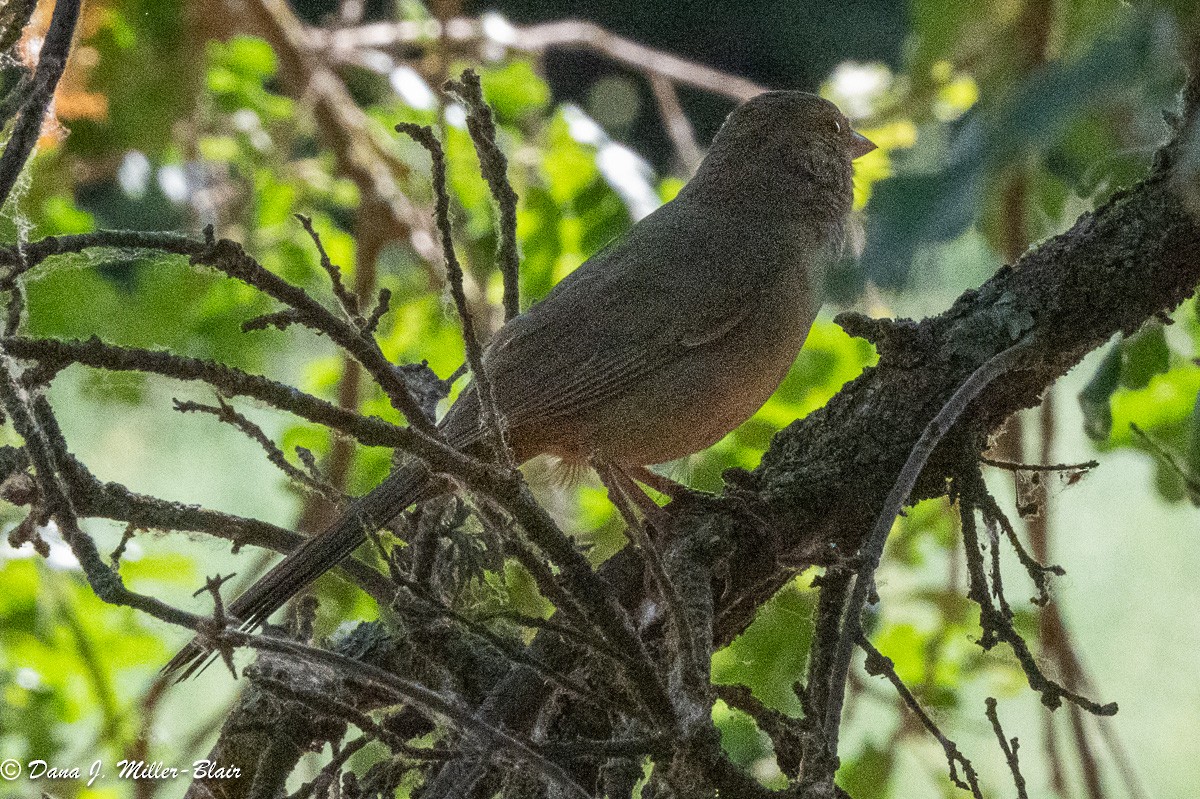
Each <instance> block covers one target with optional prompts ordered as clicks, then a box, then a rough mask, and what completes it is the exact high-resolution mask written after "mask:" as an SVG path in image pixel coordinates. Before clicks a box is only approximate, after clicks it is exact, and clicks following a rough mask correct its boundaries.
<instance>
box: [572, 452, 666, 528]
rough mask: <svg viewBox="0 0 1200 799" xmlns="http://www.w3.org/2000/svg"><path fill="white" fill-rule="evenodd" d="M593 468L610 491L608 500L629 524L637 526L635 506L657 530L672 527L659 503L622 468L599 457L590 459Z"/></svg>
mask: <svg viewBox="0 0 1200 799" xmlns="http://www.w3.org/2000/svg"><path fill="white" fill-rule="evenodd" d="M590 460H591V462H592V468H593V469H595V470H596V475H597V476H598V477H599V478H600V482H601V483H602V484H603V485H604V487H605V489H607V490H608V498H609V499H610V500H611V501H612V503H613V504H614V505H616V506H617V510H619V511H620V512H621V515H622V516H623V517H624V518H625V522H626V523H627V524H630V525H633V524H637V523H638V521H637V517H636V516H635V515H634V513H633V506H637V508H638V509H639V510H641V512H642V515H643V517H644V518H645V519H646V522H647V523H648V524H649V525H650V526H651V527H654V528H655V529H656V530H666V529H668V527H669V526H670V517H669V516H668V515H667V513H666V511H664V510H663V509H662V508H661V507H660V506H659V505H658V503H656V502H655V501H654V500H653V499H651V498H650V496H649V495H648V494H647V493H646V492H645V491H643V490H642V489H641V488H639V487H638V485H637V483H635V482H634V481H633V478H631V477H630V476H629V474H628V473H627V472H625V471H624V470H623V469H622V468H621V467H620V466H618V465H617V464H615V463H611V462H609V461H606V460H604V459H602V458H600V457H599V456H595V455H594V456H592V457H591V458H590Z"/></svg>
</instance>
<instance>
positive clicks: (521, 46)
mask: <svg viewBox="0 0 1200 799" xmlns="http://www.w3.org/2000/svg"><path fill="white" fill-rule="evenodd" d="M493 30H497V31H499V32H500V37H499V38H492V37H491V36H489V33H488V26H487V25H486V24H485V23H484V22H482V21H480V20H475V19H465V18H457V19H450V20H445V21H444V22H442V21H439V20H434V19H429V20H421V21H404V22H379V23H372V24H368V25H361V26H359V27H355V28H343V29H341V30H337V31H322V30H317V29H309V33H310V35H311V36H312V38H313V39H314V41H315V47H317V48H323V49H326V50H328V51H330V55H331V58H332V60H334V61H344V62H350V61H353V60H354V54H355V53H358V52H360V51H362V50H364V49H367V50H372V49H373V50H379V49H383V48H399V47H412V46H413V45H425V46H434V45H442V46H445V45H446V44H447V43H449V44H468V45H472V46H480V45H483V44H501V45H503V46H505V47H509V48H511V49H513V50H517V51H520V52H527V53H533V54H541V53H544V52H545V51H547V50H552V49H576V50H591V51H592V52H595V53H599V54H600V55H603V56H605V57H607V58H609V59H611V60H612V61H614V62H616V63H618V64H622V65H624V66H627V67H631V68H632V69H635V70H637V71H639V72H642V73H644V74H646V75H657V76H661V77H663V78H666V79H668V80H670V81H672V82H673V83H678V84H679V85H681V86H691V87H693V88H697V89H701V90H703V91H706V92H711V93H712V94H716V95H720V96H722V97H728V98H729V99H731V100H736V101H738V102H741V101H744V100H749V99H750V98H751V97H754V96H756V95H759V94H762V93H763V92H765V91H767V89H766V88H765V87H763V86H761V85H759V84H757V83H755V82H753V81H750V80H746V79H745V78H740V77H738V76H736V75H731V74H729V73H727V72H721V71H720V70H717V69H713V68H712V67H710V66H707V65H705V64H701V63H698V62H695V61H689V60H687V59H685V58H680V57H679V56H676V55H672V54H671V53H667V52H664V51H662V50H656V49H654V48H652V47H647V46H646V45H644V44H641V43H639V42H635V41H633V40H631V39H626V38H625V37H623V36H618V35H617V34H615V33H613V32H612V31H609V30H606V29H605V28H603V27H601V26H599V25H597V24H595V23H592V22H587V21H584V20H571V19H567V20H557V21H554V22H544V23H541V24H538V25H529V26H516V25H510V24H504V23H502V24H501V25H496V26H494V27H493Z"/></svg>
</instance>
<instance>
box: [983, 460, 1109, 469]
mask: <svg viewBox="0 0 1200 799" xmlns="http://www.w3.org/2000/svg"><path fill="white" fill-rule="evenodd" d="M979 462H980V463H985V464H987V465H988V466H994V467H995V468H997V469H1004V470H1005V471H1009V472H1089V471H1091V470H1092V469H1095V468H1096V467H1097V466H1099V465H1100V461H1098V460H1090V461H1083V462H1082V463H1013V462H1012V461H1004V460H996V459H994V458H980V459H979Z"/></svg>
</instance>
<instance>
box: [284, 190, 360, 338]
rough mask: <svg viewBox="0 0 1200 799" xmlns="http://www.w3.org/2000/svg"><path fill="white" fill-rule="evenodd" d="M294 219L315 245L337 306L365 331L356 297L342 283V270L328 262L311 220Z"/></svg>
mask: <svg viewBox="0 0 1200 799" xmlns="http://www.w3.org/2000/svg"><path fill="white" fill-rule="evenodd" d="M295 217H296V219H297V220H299V222H300V224H301V225H303V226H304V232H306V233H307V234H308V236H309V238H311V239H312V240H313V244H314V245H316V248H317V254H318V255H320V256H321V268H322V269H324V270H325V274H327V275H329V283H330V285H331V286H332V287H333V296H335V297H337V301H338V304H339V305H341V306H342V310H343V311H345V312H346V316H347V318H349V319H350V321H352V322H354V323H355V324H356V325H358V327H359V329H360V330H365V329H366V326H367V323H366V321H365V320H364V319H363V318H362V313H361V312H360V311H359V307H358V305H359V303H358V297H357V296H355V294H354V292H352V291H350V290H349V289H347V288H346V285H345V284H344V283H342V270H341V268H340V267H338V266H337V265H336V264H334V263H333V261H332V260H330V258H329V253H327V252H326V251H325V243H324V242H322V241H321V234H319V233H317V231H316V229H315V228H314V227H313V224H312V218H311V217H308V216H305V215H304V214H296V215H295Z"/></svg>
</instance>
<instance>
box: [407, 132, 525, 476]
mask: <svg viewBox="0 0 1200 799" xmlns="http://www.w3.org/2000/svg"><path fill="white" fill-rule="evenodd" d="M396 130H397V131H399V132H401V133H405V134H407V135H409V136H411V137H412V139H413V141H415V142H417V143H418V144H420V145H421V146H422V147H424V148H425V149H426V150H428V151H429V156H430V159H431V160H432V162H433V189H434V194H435V196H436V197H437V202H436V205H435V210H434V217H435V219H436V223H437V228H438V230H439V231H440V232H441V236H442V254H443V257H444V258H445V261H446V275H447V278H448V282H449V284H450V294H451V296H452V297H453V298H454V306H455V307H456V308H457V309H458V320H459V323H460V325H461V326H462V334H463V343H464V344H465V345H466V353H467V363H469V364H470V365H471V374H472V375H473V376H474V380H475V392H476V395H477V396H478V398H479V415H480V417H481V420H482V422H483V427H484V430H485V431H486V432H487V433H488V435H489V437H490V438H491V439H492V441H491V443H492V450H493V452H494V453H495V455H496V457H497V458H499V460H500V463H502V464H503V465H504V466H506V467H507V468H509V469H513V468H515V467H516V461H515V460H514V458H513V454H512V451H511V450H510V449H509V447H508V443H507V437H506V435H505V430H504V417H503V416H502V415H501V413H500V410H499V408H498V407H497V405H496V395H495V393H494V392H493V390H492V381H491V379H490V378H489V377H488V374H487V370H486V369H484V366H483V347H481V346H480V344H479V339H478V338H477V337H476V335H475V323H474V320H473V319H472V317H471V310H470V306H469V305H468V304H467V296H466V293H465V292H464V291H463V271H462V266H461V265H460V264H459V262H458V254H457V253H456V252H455V251H454V238H453V232H452V230H451V226H450V195H449V194H448V193H447V190H446V154H445V151H444V150H443V149H442V143H441V142H439V141H438V140H437V137H435V136H434V135H433V129H432V128H430V127H429V126H427V125H416V124H413V123H411V122H402V123H400V124H398V125H396Z"/></svg>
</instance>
